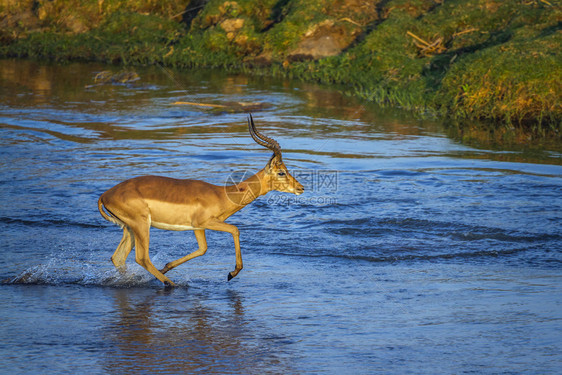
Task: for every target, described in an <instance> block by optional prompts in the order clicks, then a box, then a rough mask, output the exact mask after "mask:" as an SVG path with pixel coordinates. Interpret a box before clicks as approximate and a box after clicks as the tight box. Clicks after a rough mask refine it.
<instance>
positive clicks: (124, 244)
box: [111, 227, 134, 271]
mask: <svg viewBox="0 0 562 375" xmlns="http://www.w3.org/2000/svg"><path fill="white" fill-rule="evenodd" d="M133 241H134V236H133V234H132V233H131V230H130V229H129V228H127V227H124V228H123V238H121V242H119V246H117V250H115V252H114V253H113V255H112V256H111V261H112V262H113V265H114V266H115V267H116V268H117V269H118V270H119V271H122V270H124V267H123V266H124V265H125V261H126V260H127V257H128V256H129V254H130V253H131V250H133Z"/></svg>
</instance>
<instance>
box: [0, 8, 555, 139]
mask: <svg viewBox="0 0 562 375" xmlns="http://www.w3.org/2000/svg"><path fill="white" fill-rule="evenodd" d="M0 42H1V46H0V56H3V57H19V58H36V59H47V60H52V61H57V62H65V61H76V60H78V61H101V62H107V63H112V64H125V65H139V64H162V65H165V66H173V67H177V68H180V69H191V68H199V67H213V68H222V69H229V70H232V71H246V72H250V73H253V74H267V75H281V76H287V77H292V78H297V79H303V80H309V81H316V82H321V83H326V84H337V85H338V87H342V89H343V90H346V91H349V92H350V93H353V94H356V95H359V96H361V97H363V98H365V99H367V100H371V101H376V102H378V103H381V104H385V105H392V106H398V107H402V108H405V109H408V110H412V111H415V112H416V113H418V114H421V115H437V116H442V117H444V118H449V119H450V120H452V121H450V123H455V124H456V126H458V128H459V129H469V128H471V127H474V126H475V125H474V124H475V123H476V122H478V123H479V124H484V125H483V126H485V127H487V128H488V130H489V132H490V133H493V134H494V137H500V138H513V139H515V140H516V141H521V142H524V141H526V140H528V139H530V138H543V139H544V138H552V137H554V138H558V139H559V138H561V137H562V105H561V100H560V98H561V97H562V52H561V51H562V48H560V46H562V7H561V6H560V4H559V2H558V1H555V0H548V1H547V0H510V1H505V0H410V1H407V0H378V1H377V0H371V1H361V0H238V1H224V0H209V1H206V0H163V1H156V0H150V1H139V0H97V1H94V0H91V1H79V0H21V1H11V0H4V1H3V2H1V3H0ZM481 127H482V126H480V128H481Z"/></svg>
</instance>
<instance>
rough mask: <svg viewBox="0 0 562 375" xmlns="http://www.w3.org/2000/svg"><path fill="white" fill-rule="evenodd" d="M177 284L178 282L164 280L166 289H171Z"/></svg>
mask: <svg viewBox="0 0 562 375" xmlns="http://www.w3.org/2000/svg"><path fill="white" fill-rule="evenodd" d="M175 286H176V284H174V283H173V282H171V281H164V288H166V289H171V288H173V287H175Z"/></svg>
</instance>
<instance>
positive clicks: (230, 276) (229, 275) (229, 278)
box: [228, 272, 234, 281]
mask: <svg viewBox="0 0 562 375" xmlns="http://www.w3.org/2000/svg"><path fill="white" fill-rule="evenodd" d="M233 277H234V276H232V273H231V272H229V273H228V281H230V280H232V278H233Z"/></svg>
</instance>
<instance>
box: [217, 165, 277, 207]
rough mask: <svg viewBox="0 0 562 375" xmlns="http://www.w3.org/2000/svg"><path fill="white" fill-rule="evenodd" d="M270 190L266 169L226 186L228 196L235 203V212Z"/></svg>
mask: <svg viewBox="0 0 562 375" xmlns="http://www.w3.org/2000/svg"><path fill="white" fill-rule="evenodd" d="M270 190H271V189H269V188H268V184H267V182H266V181H265V170H263V169H262V170H260V171H259V172H258V173H256V174H255V175H253V176H251V177H249V178H248V179H246V180H244V181H242V182H240V183H238V184H236V185H230V186H226V187H225V192H226V196H227V198H228V200H229V201H230V202H231V203H232V204H233V206H234V209H235V211H234V212H236V211H238V210H240V209H241V208H243V207H244V206H246V205H248V204H250V203H252V202H253V201H255V200H256V199H257V198H259V197H260V196H262V195H265V194H267V193H268V192H269V191H270Z"/></svg>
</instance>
